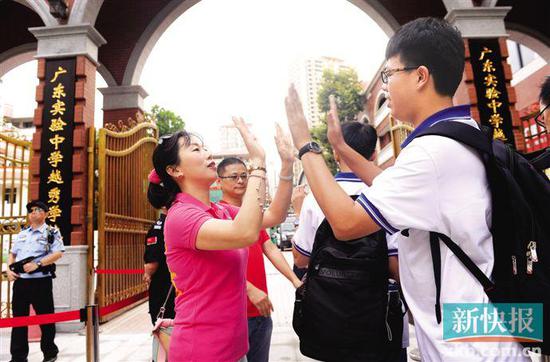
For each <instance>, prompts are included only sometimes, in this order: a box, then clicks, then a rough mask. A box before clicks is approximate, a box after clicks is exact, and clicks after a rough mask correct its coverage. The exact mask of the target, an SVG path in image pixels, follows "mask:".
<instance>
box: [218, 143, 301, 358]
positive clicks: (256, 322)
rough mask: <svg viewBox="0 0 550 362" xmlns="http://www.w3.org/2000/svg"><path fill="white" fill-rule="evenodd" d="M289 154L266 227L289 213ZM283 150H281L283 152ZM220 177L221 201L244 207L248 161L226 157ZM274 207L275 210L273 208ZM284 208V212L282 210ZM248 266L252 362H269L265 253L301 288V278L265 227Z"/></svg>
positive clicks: (252, 248) (249, 355)
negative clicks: (272, 240)
mask: <svg viewBox="0 0 550 362" xmlns="http://www.w3.org/2000/svg"><path fill="white" fill-rule="evenodd" d="M288 148H289V151H290V152H288V157H284V158H283V157H281V158H282V164H283V165H282V168H281V174H280V175H281V176H280V178H281V182H280V183H279V187H278V190H277V193H276V195H275V197H274V198H273V202H272V203H271V205H272V206H270V208H268V209H267V210H266V211H265V212H264V217H263V224H262V225H263V227H264V228H268V227H273V226H275V225H277V224H280V222H281V221H282V220H284V218H285V216H286V210H288V207H289V204H290V195H291V192H292V177H291V175H292V163H293V160H294V155H293V154H292V152H291V151H292V148H291V146H289V147H288ZM279 152H280V151H279ZM285 175H286V176H285ZM218 177H219V179H220V185H221V189H222V192H223V197H222V200H221V201H220V202H222V203H227V204H230V205H233V206H237V207H240V206H241V204H242V199H243V197H244V193H245V191H246V186H247V182H248V172H247V170H246V165H245V163H244V162H243V161H242V160H240V159H238V158H235V157H229V158H225V159H224V160H223V161H222V162H220V164H219V165H218ZM270 209H271V210H270ZM281 211H283V212H281ZM248 253H249V254H248V267H247V272H246V280H247V283H246V293H247V295H248V307H247V315H248V341H249V345H250V349H249V351H248V353H247V359H248V361H249V362H267V361H268V359H269V345H270V342H271V332H272V330H273V322H272V320H271V311H272V310H273V305H272V304H271V301H270V300H269V297H268V295H267V280H266V274H265V266H264V258H263V255H265V256H266V257H267V258H268V259H269V261H270V262H271V263H272V264H273V265H274V266H275V268H276V269H277V270H278V271H279V272H281V274H283V275H284V276H285V277H286V278H287V279H288V280H289V281H290V282H291V283H292V284H293V285H294V287H295V288H298V287H299V286H300V285H301V281H300V279H298V277H297V276H296V275H295V274H294V272H293V271H292V269H291V267H290V266H289V265H288V263H287V261H286V259H285V258H284V256H283V254H282V253H281V251H280V250H279V249H278V248H277V247H276V246H275V245H274V244H273V243H272V242H271V241H270V238H269V235H268V234H267V232H266V231H265V230H262V231H261V232H260V235H259V237H258V241H257V242H256V243H255V244H254V245H252V246H250V247H249V249H248Z"/></svg>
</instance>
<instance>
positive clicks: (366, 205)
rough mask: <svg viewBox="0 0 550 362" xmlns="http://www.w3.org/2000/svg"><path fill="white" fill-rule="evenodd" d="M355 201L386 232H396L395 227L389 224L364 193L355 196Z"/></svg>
mask: <svg viewBox="0 0 550 362" xmlns="http://www.w3.org/2000/svg"><path fill="white" fill-rule="evenodd" d="M357 202H358V203H359V205H361V206H363V209H365V211H366V212H367V213H368V214H369V215H370V217H371V218H372V219H373V220H374V221H375V222H376V223H377V224H378V225H379V226H380V227H381V228H382V229H384V230H386V232H387V233H388V234H390V235H393V234H394V233H396V232H398V231H399V230H397V229H396V228H394V227H393V226H391V224H390V223H389V222H388V221H387V220H386V219H385V218H384V216H382V214H381V213H380V211H378V209H377V208H376V207H375V206H374V205H373V204H372V203H371V202H370V201H369V200H368V199H367V197H366V196H365V194H361V195H360V196H359V197H358V198H357Z"/></svg>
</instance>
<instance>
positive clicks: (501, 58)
mask: <svg viewBox="0 0 550 362" xmlns="http://www.w3.org/2000/svg"><path fill="white" fill-rule="evenodd" d="M448 9H449V12H448V13H447V16H446V17H445V19H446V20H447V21H449V22H450V23H451V24H453V25H455V26H456V27H457V28H458V29H459V30H460V31H461V33H462V36H463V38H464V45H465V47H466V65H465V69H464V77H463V80H462V84H461V85H460V86H459V89H458V90H457V93H456V95H455V103H457V104H460V103H470V104H471V105H472V116H473V118H474V119H476V120H477V121H478V122H480V123H481V124H483V125H488V126H489V125H490V126H491V127H493V128H495V126H496V125H498V127H496V128H497V129H496V130H495V136H497V135H498V134H500V129H506V130H508V132H507V141H508V142H510V143H511V144H512V145H513V146H515V148H516V149H517V150H518V151H525V140H524V137H523V132H522V127H521V121H520V118H519V114H518V112H517V111H516V108H515V103H516V93H515V90H514V87H513V86H512V85H511V84H510V81H511V79H512V71H511V68H510V65H509V64H508V63H507V62H506V58H508V49H507V46H506V39H507V38H508V34H507V33H506V29H505V26H504V17H505V16H506V14H507V13H508V12H509V11H510V9H511V7H504V6H503V7H475V6H473V7H466V8H460V7H449V8H448ZM485 43H486V44H492V46H487V47H485V46H484V44H485ZM478 47H480V49H481V51H477V48H478ZM485 48H487V52H486V53H485V54H483V55H482V54H481V53H482V51H483V49H485ZM470 49H476V54H471V52H470ZM478 53H479V54H478ZM498 53H500V54H499V55H498V56H497V54H498ZM485 56H486V57H485ZM480 58H483V59H480ZM497 58H498V59H497ZM487 60H489V61H490V62H493V63H491V64H485V65H486V66H485V67H484V66H483V64H481V62H485V61H487ZM493 68H494V69H496V70H495V71H494V72H491V69H493ZM497 73H501V74H502V76H501V77H497V78H499V79H497V78H495V79H494V80H495V81H496V82H499V84H498V92H494V91H492V90H489V91H488V90H487V89H489V88H491V85H490V83H491V82H490V81H484V80H483V79H484V77H486V76H489V74H493V75H494V76H495V77H496V74H497ZM490 77H492V75H491V76H490ZM480 82H482V83H484V84H483V85H484V86H483V87H480ZM486 84H489V85H486ZM476 85H477V88H476ZM488 97H489V98H488ZM490 97H493V98H490ZM493 99H494V100H495V102H496V105H498V103H501V105H500V107H499V108H494V109H496V110H497V111H498V112H500V113H498V112H493V111H491V112H488V109H490V107H489V106H488V103H489V102H492V101H493ZM488 107H489V108H488ZM493 107H495V105H493ZM494 109H493V110H494ZM489 113H491V114H489ZM497 114H499V115H500V114H502V117H503V118H504V119H503V120H502V121H500V118H498V117H497V116H496V115H497ZM507 115H509V116H507ZM491 117H492V118H491Z"/></svg>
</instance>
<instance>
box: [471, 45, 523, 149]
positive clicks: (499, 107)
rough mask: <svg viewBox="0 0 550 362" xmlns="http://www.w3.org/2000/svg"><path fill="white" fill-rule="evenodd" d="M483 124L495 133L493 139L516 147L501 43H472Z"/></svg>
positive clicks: (475, 78) (476, 87)
mask: <svg viewBox="0 0 550 362" xmlns="http://www.w3.org/2000/svg"><path fill="white" fill-rule="evenodd" d="M468 47H469V50H470V62H471V64H472V70H473V73H474V86H475V89H476V94H477V107H478V110H479V116H480V121H481V124H482V125H484V126H489V127H491V128H492V130H493V139H498V140H501V141H504V142H506V143H509V144H511V145H512V146H514V147H515V143H514V134H513V133H512V114H511V113H510V103H509V99H508V92H507V90H506V78H505V76H504V67H503V65H502V55H501V53H500V46H499V42H498V39H495V38H493V39H468Z"/></svg>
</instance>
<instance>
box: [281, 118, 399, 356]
mask: <svg viewBox="0 0 550 362" xmlns="http://www.w3.org/2000/svg"><path fill="white" fill-rule="evenodd" d="M342 133H343V136H344V140H345V141H346V143H347V144H348V145H349V146H350V147H351V148H353V149H354V150H355V151H356V152H358V153H360V154H361V156H363V157H364V158H365V159H368V160H371V161H373V160H374V159H376V152H375V148H376V142H377V140H378V137H377V135H376V130H375V129H374V128H373V127H372V126H371V125H368V124H364V123H359V122H346V123H344V124H343V125H342ZM334 159H335V160H336V162H337V163H338V166H339V169H340V172H338V173H337V174H336V175H335V176H334V180H335V181H336V182H337V183H338V186H340V187H341V188H342V189H343V190H344V191H345V192H346V194H347V195H350V196H356V195H360V194H361V191H363V190H364V189H365V188H366V187H367V185H365V183H364V182H363V181H361V179H360V178H358V177H357V176H355V174H354V173H353V172H351V170H350V168H349V167H348V166H347V165H346V163H345V162H343V161H342V160H341V159H340V156H338V153H337V152H335V153H334ZM299 219H300V224H299V226H298V229H297V230H296V234H295V235H294V238H293V240H292V244H293V248H292V254H293V255H294V265H296V266H297V267H299V268H307V266H308V264H309V258H310V257H311V251H312V250H313V243H314V241H315V234H316V233H317V229H318V228H319V225H321V223H322V222H323V220H324V219H325V215H324V214H323V210H321V208H320V207H319V205H318V204H317V202H316V201H315V198H314V197H313V195H312V194H309V195H307V196H306V197H305V199H304V202H303V204H302V207H301V211H300V217H299ZM387 242H388V260H389V261H388V264H389V275H390V277H391V278H392V279H394V280H398V278H399V272H398V261H397V248H398V246H397V238H396V237H395V236H394V235H387ZM390 288H397V284H395V285H391V286H390ZM408 328H409V318H408V315H407V314H405V316H404V318H403V340H402V341H403V343H402V348H403V349H404V350H403V358H404V359H403V360H404V361H406V360H407V354H406V348H407V347H408V346H409V329H408Z"/></svg>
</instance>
